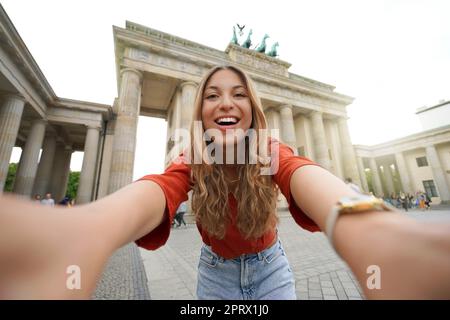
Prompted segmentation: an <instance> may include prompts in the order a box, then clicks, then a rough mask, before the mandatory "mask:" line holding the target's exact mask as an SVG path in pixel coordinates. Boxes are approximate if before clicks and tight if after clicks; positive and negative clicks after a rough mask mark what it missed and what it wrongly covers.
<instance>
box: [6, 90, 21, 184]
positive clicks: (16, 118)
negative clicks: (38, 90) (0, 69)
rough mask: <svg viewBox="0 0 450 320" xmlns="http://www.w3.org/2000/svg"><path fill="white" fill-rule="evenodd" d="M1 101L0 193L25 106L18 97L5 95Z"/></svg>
mask: <svg viewBox="0 0 450 320" xmlns="http://www.w3.org/2000/svg"><path fill="white" fill-rule="evenodd" d="M3 99H4V100H3V102H2V105H1V107H0V192H3V188H4V187H5V182H6V177H7V176H8V168H9V160H10V159H11V153H12V150H13V148H14V145H15V143H16V138H17V133H18V132H19V127H20V120H21V119H22V112H23V108H24V105H25V100H24V99H23V98H22V97H20V96H16V95H7V96H5V97H4V98H3Z"/></svg>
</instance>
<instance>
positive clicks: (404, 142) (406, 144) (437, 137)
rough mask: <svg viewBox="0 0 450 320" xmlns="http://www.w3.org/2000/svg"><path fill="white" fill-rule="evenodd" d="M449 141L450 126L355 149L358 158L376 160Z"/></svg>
mask: <svg viewBox="0 0 450 320" xmlns="http://www.w3.org/2000/svg"><path fill="white" fill-rule="evenodd" d="M448 141H450V125H448V126H445V127H440V128H437V129H432V130H427V131H423V132H419V133H416V134H412V135H410V136H407V137H403V138H400V139H396V140H392V141H388V142H384V143H381V144H378V145H374V146H362V145H355V146H354V147H355V152H356V155H357V156H359V157H366V158H375V157H382V156H388V155H392V154H395V153H398V152H405V151H410V150H414V149H418V148H426V147H427V146H429V145H437V144H441V143H446V142H448Z"/></svg>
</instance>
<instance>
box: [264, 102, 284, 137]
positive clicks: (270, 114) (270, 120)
mask: <svg viewBox="0 0 450 320" xmlns="http://www.w3.org/2000/svg"><path fill="white" fill-rule="evenodd" d="M264 114H265V115H266V121H267V126H268V127H269V129H278V130H280V127H281V125H280V123H281V117H280V113H279V112H278V110H275V109H274V108H269V109H266V111H264ZM282 138H283V137H282V136H281V134H280V139H282Z"/></svg>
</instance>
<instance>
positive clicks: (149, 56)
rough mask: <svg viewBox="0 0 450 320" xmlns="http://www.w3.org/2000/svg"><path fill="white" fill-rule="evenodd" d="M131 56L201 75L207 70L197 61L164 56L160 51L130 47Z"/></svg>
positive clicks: (153, 63) (146, 61)
mask: <svg viewBox="0 0 450 320" xmlns="http://www.w3.org/2000/svg"><path fill="white" fill-rule="evenodd" d="M129 57H130V58H131V59H134V60H140V61H142V62H145V63H150V64H152V65H156V66H162V67H165V68H170V69H174V70H179V71H183V72H187V73H190V74H195V75H199V76H201V75H202V74H203V73H204V72H206V68H204V67H202V66H199V65H197V64H195V62H188V61H185V60H180V59H177V58H175V57H169V56H164V55H161V54H160V53H154V52H151V51H145V50H141V49H136V48H130V50H129Z"/></svg>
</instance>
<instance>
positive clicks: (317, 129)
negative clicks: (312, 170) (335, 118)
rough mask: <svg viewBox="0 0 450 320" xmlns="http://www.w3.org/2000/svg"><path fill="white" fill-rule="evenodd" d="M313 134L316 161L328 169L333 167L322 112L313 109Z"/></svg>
mask: <svg viewBox="0 0 450 320" xmlns="http://www.w3.org/2000/svg"><path fill="white" fill-rule="evenodd" d="M311 122H312V134H313V140H314V150H315V155H316V159H315V160H316V162H317V163H318V164H320V165H321V166H322V167H324V168H325V169H327V170H330V168H331V162H330V155H329V154H328V145H327V140H326V138H325V128H324V126H323V118H322V112H319V111H313V112H312V113H311Z"/></svg>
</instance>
